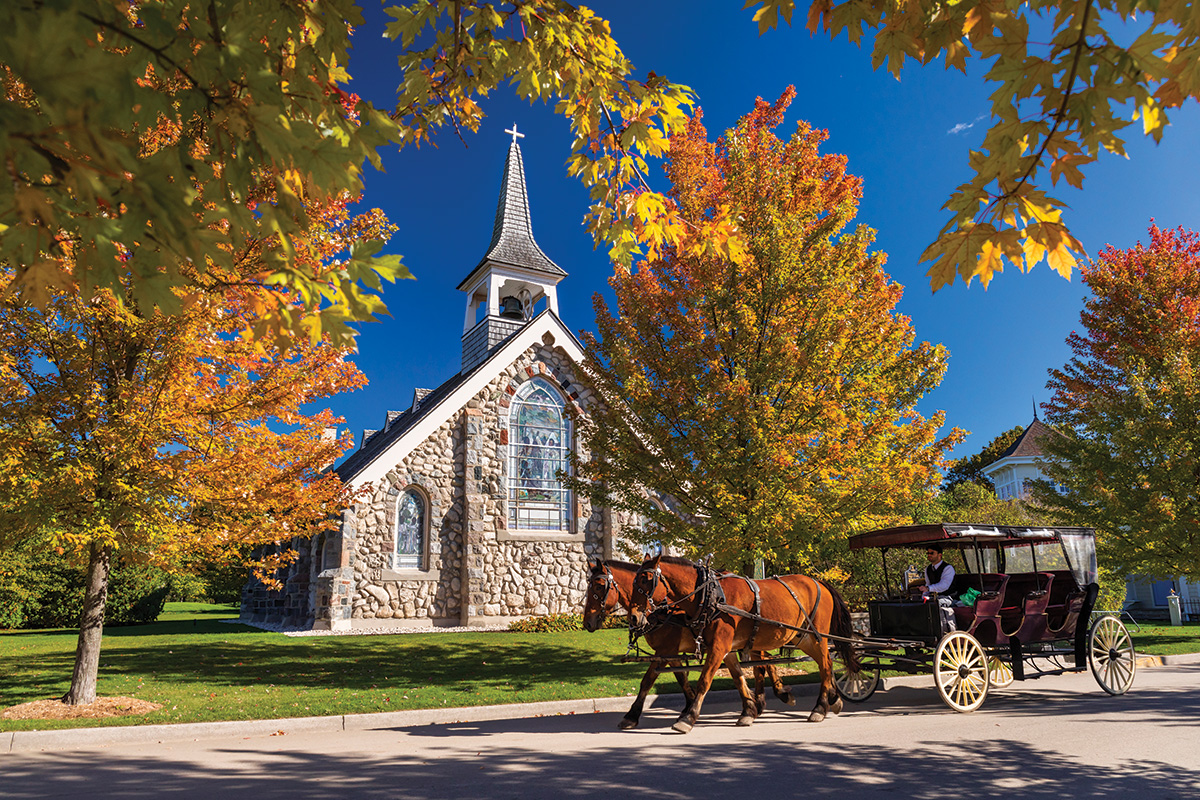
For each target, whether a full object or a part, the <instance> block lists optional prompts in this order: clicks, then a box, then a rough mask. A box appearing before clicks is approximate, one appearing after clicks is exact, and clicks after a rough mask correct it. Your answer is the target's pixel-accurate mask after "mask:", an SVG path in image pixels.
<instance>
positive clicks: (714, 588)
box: [629, 564, 730, 658]
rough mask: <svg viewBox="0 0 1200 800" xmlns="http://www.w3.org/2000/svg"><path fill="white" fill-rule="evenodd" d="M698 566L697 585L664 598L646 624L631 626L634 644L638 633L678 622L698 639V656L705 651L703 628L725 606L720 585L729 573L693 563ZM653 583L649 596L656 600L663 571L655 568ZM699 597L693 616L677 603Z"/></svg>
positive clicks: (631, 637) (630, 636) (693, 637)
mask: <svg viewBox="0 0 1200 800" xmlns="http://www.w3.org/2000/svg"><path fill="white" fill-rule="evenodd" d="M694 566H695V568H696V588H694V589H693V590H692V591H690V592H688V593H687V594H686V595H684V596H683V597H680V598H678V599H676V600H665V601H663V602H662V603H661V604H659V605H658V606H657V607H655V608H654V609H653V610H652V611H651V612H650V613H649V614H648V615H647V618H646V623H645V624H644V625H642V626H640V627H637V628H635V627H634V626H633V625H632V624H630V626H629V641H630V644H631V645H632V644H633V643H634V642H635V641H636V639H637V638H638V637H639V636H645V635H646V634H647V633H649V632H650V631H652V630H655V629H657V628H661V627H662V626H664V625H677V626H679V627H683V628H687V629H688V632H690V633H691V634H692V639H693V640H695V642H696V653H695V655H696V657H697V658H699V657H700V655H701V653H702V652H703V650H704V629H705V628H707V627H708V624H709V623H710V622H712V621H713V619H715V618H716V617H717V616H718V615H719V614H720V613H721V609H722V608H723V607H724V606H725V590H724V589H723V588H722V587H721V578H722V577H727V576H730V573H719V572H717V571H716V570H714V569H712V568H710V567H707V566H705V565H703V564H696V565H694ZM651 574H652V575H653V582H652V583H651V585H650V589H649V591H648V592H647V596H648V597H650V598H651V600H653V598H654V593H655V592H656V591H658V585H659V583H661V582H662V570H661V569H660V568H658V567H657V566H656V567H655V568H654V572H653V573H651ZM693 597H694V598H695V599H696V615H695V616H690V615H688V614H687V613H686V612H684V611H680V610H678V608H677V606H678V604H679V603H681V602H682V601H684V600H688V599H690V598H693Z"/></svg>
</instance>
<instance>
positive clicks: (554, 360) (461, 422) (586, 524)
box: [343, 342, 605, 621]
mask: <svg viewBox="0 0 1200 800" xmlns="http://www.w3.org/2000/svg"><path fill="white" fill-rule="evenodd" d="M531 388H534V389H536V390H537V391H538V392H543V393H545V392H547V391H553V392H555V393H556V394H557V398H558V399H559V400H561V402H562V405H563V406H564V407H565V406H568V405H573V406H574V407H575V408H576V409H577V410H578V412H579V413H580V414H585V415H586V414H587V412H588V409H589V408H590V407H591V404H592V403H593V402H595V397H594V395H593V393H592V391H591V390H590V389H589V388H588V387H587V386H586V385H585V384H583V383H582V382H581V381H580V378H579V377H578V368H577V366H576V364H575V362H574V360H573V359H572V358H571V357H570V355H569V354H567V353H566V352H565V351H564V350H563V349H562V348H558V347H554V346H553V345H550V344H547V343H544V342H542V343H538V344H535V345H532V346H530V347H528V348H526V349H525V350H524V351H523V352H521V353H520V354H519V355H518V357H517V358H515V359H514V360H512V361H511V362H509V363H508V364H507V365H505V366H504V367H503V368H502V369H497V370H496V371H495V372H494V374H493V377H492V379H491V380H490V381H488V382H487V384H486V385H484V386H483V387H482V388H481V389H479V390H478V391H477V392H475V394H473V395H472V396H470V398H469V399H468V400H467V401H466V402H465V403H464V404H463V405H462V406H461V407H459V408H458V409H456V410H455V412H454V413H453V414H452V415H451V416H450V417H449V418H448V419H447V420H446V421H445V422H443V423H442V424H441V425H440V426H439V427H438V428H437V429H436V430H434V431H432V432H431V433H430V434H429V435H428V436H426V437H425V438H424V439H423V440H422V441H420V442H419V443H416V444H415V445H414V446H412V447H411V448H409V449H408V452H407V453H406V454H405V455H404V457H403V458H401V459H399V460H397V461H395V462H393V463H390V464H389V465H388V469H387V471H386V474H385V475H384V476H383V480H380V481H377V482H375V483H374V485H373V487H372V491H371V494H370V496H369V497H368V498H367V499H365V500H364V501H363V502H362V503H360V504H358V505H357V506H356V508H355V509H354V513H353V515H351V516H352V519H349V520H347V522H348V523H349V524H350V525H351V526H352V527H353V533H352V535H350V536H346V537H345V542H346V546H349V547H351V548H352V549H353V550H354V551H355V553H356V554H357V558H355V559H353V582H354V586H355V588H356V591H355V596H354V599H353V603H352V610H351V616H352V619H354V620H371V619H393V618H405V619H435V620H445V621H461V620H462V619H464V618H472V617H479V616H483V617H493V618H495V617H516V616H524V615H529V614H546V613H557V612H574V611H577V610H578V609H579V608H580V607H581V606H582V603H583V591H584V585H585V575H586V570H585V569H584V564H585V563H586V558H587V555H589V554H595V553H602V552H603V551H604V539H605V530H604V515H603V513H601V512H600V511H599V510H596V509H593V508H592V507H591V505H590V503H589V502H588V501H587V500H586V499H585V498H577V497H574V496H571V495H570V494H569V493H566V501H567V503H568V504H569V507H568V508H567V512H568V513H567V514H565V518H564V519H562V520H561V524H557V523H556V521H555V520H551V519H550V515H547V516H546V518H545V519H542V520H540V521H539V520H538V518H537V517H534V518H533V519H534V522H533V523H530V519H531V518H530V516H528V514H525V515H522V514H519V513H517V512H518V511H521V510H522V509H521V508H520V505H521V500H522V493H524V494H525V495H529V494H534V492H531V491H529V487H528V486H527V485H525V484H528V483H530V482H531V481H530V479H528V478H527V477H525V478H523V477H522V475H521V474H520V472H521V469H522V465H524V464H526V463H528V461H529V459H528V458H524V459H523V458H522V454H521V453H520V452H519V451H520V449H521V448H522V446H524V447H526V448H532V449H538V448H541V449H545V448H546V447H548V445H547V444H546V443H544V442H543V443H539V444H530V443H529V442H526V443H525V444H524V445H522V443H521V442H519V441H515V439H516V438H517V436H520V435H521V434H517V436H514V434H513V431H514V420H513V413H512V412H513V411H514V408H516V406H517V405H518V404H519V402H520V400H519V398H520V397H521V396H522V394H523V393H527V392H528V390H529V389H531ZM516 429H517V430H519V425H518V426H517V427H516ZM526 438H528V437H526ZM568 446H569V447H570V448H571V449H574V448H575V447H577V441H576V440H575V438H574V436H573V431H571V441H570V442H569V443H568ZM525 455H528V454H525ZM545 473H546V470H543V471H542V474H540V475H538V476H537V477H536V478H534V479H532V482H533V483H538V484H539V485H540V484H546V487H547V488H544V489H543V492H544V493H545V497H546V498H549V497H550V494H551V490H550V489H549V488H548V487H549V486H550V485H551V484H555V483H557V481H553V480H550V475H548V474H545ZM523 481H524V482H525V483H524V484H523ZM414 490H415V491H416V492H418V493H419V497H420V498H421V499H422V500H427V502H426V503H425V504H424V510H425V512H426V514H427V519H422V520H420V522H419V523H417V524H418V525H419V526H420V533H421V534H422V535H423V536H424V537H425V538H424V542H423V544H422V549H421V553H420V555H421V556H423V557H424V558H426V559H427V560H426V561H425V562H424V564H423V567H422V568H417V569H413V568H399V567H398V563H397V549H396V548H397V542H398V526H399V525H400V522H401V520H400V518H399V516H398V515H399V514H400V513H401V508H400V503H401V500H402V499H404V497H405V493H408V492H413V491H414ZM553 491H559V492H564V493H565V489H554V490H553ZM541 505H542V507H543V508H542V509H534V510H535V511H538V510H545V509H546V508H548V507H551V506H552V505H553V503H551V502H543V503H542V504H541ZM410 506H411V504H410ZM410 522H411V521H410ZM543 523H547V524H543ZM548 523H556V524H548ZM535 526H536V527H535ZM346 527H347V525H346V524H345V523H344V525H343V528H344V530H345V528H346ZM464 612H465V613H464Z"/></svg>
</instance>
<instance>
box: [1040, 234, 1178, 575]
mask: <svg viewBox="0 0 1200 800" xmlns="http://www.w3.org/2000/svg"><path fill="white" fill-rule="evenodd" d="M1082 273H1083V280H1084V282H1085V283H1086V284H1087V286H1088V288H1090V289H1091V292H1092V297H1091V298H1090V299H1089V300H1088V301H1087V302H1086V304H1085V306H1084V310H1083V312H1082V314H1081V317H1080V321H1081V325H1082V327H1083V328H1084V331H1083V332H1073V333H1072V334H1071V335H1070V336H1069V337H1068V338H1067V344H1068V345H1069V346H1070V347H1071V351H1072V353H1073V356H1072V357H1071V360H1070V361H1069V362H1067V364H1066V365H1065V366H1064V367H1063V368H1062V369H1055V370H1051V371H1050V382H1049V386H1050V388H1051V389H1052V390H1053V391H1054V395H1053V397H1052V398H1051V400H1050V402H1049V403H1048V404H1046V406H1045V409H1046V419H1047V422H1048V423H1050V424H1051V425H1053V426H1054V427H1055V429H1057V430H1058V431H1060V432H1062V433H1064V434H1065V435H1064V436H1055V437H1050V438H1047V439H1044V440H1043V442H1042V444H1043V446H1044V447H1045V449H1046V451H1047V453H1048V455H1049V458H1048V459H1047V460H1046V464H1045V465H1044V467H1043V470H1044V472H1045V473H1046V475H1047V476H1048V477H1049V479H1050V480H1051V481H1054V482H1055V483H1057V484H1059V487H1060V489H1061V491H1055V489H1054V486H1053V485H1052V484H1051V483H1049V482H1047V481H1038V482H1036V483H1035V484H1034V497H1035V499H1036V500H1037V501H1038V502H1039V503H1041V504H1043V505H1045V506H1046V507H1047V508H1048V509H1050V510H1052V511H1054V512H1055V513H1057V514H1058V515H1059V516H1061V517H1062V518H1064V519H1067V520H1074V522H1072V523H1071V524H1076V525H1088V526H1091V527H1094V528H1096V529H1097V530H1098V531H1099V532H1100V536H1099V550H1100V554H1101V557H1102V559H1103V560H1104V562H1105V563H1106V564H1108V565H1110V566H1111V567H1112V568H1114V569H1117V570H1120V571H1121V572H1122V573H1123V574H1141V575H1149V576H1161V577H1166V576H1172V575H1195V574H1198V573H1200V424H1197V421H1198V420H1200V236H1198V235H1197V234H1196V233H1195V232H1192V231H1185V230H1183V229H1176V230H1161V229H1159V228H1158V227H1156V226H1154V225H1151V227H1150V242H1149V244H1145V245H1144V244H1141V243H1139V244H1138V245H1136V246H1135V247H1132V248H1130V249H1128V250H1118V249H1116V248H1113V247H1108V248H1106V249H1105V250H1104V251H1103V252H1101V253H1100V255H1099V257H1098V258H1097V259H1096V260H1095V261H1093V262H1091V263H1090V264H1088V265H1087V266H1085V267H1084V268H1083V270H1082Z"/></svg>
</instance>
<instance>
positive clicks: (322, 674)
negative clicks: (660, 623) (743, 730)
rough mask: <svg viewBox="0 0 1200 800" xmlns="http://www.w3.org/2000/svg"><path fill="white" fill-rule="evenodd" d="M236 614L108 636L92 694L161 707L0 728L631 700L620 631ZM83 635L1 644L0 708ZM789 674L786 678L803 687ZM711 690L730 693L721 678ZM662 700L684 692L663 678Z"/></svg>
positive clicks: (67, 655) (50, 687)
mask: <svg viewBox="0 0 1200 800" xmlns="http://www.w3.org/2000/svg"><path fill="white" fill-rule="evenodd" d="M236 616H237V609H236V607H234V606H213V605H204V604H199V603H168V604H167V608H166V610H165V611H164V613H163V614H162V616H161V617H160V618H159V620H158V621H157V622H155V623H154V624H151V625H139V626H131V627H126V628H107V629H106V630H105V632H104V645H103V649H102V650H101V653H100V677H99V682H98V687H97V688H98V693H99V694H101V695H106V696H124V697H137V698H140V699H142V700H149V701H151V702H154V703H161V704H162V706H163V708H162V709H161V710H159V711H155V712H153V713H150V714H146V715H142V716H136V717H125V718H114V719H105V720H70V721H67V720H63V721H50V720H0V731H10V730H32V729H38V730H44V729H48V728H67V727H85V726H94V725H139V724H155V723H172V722H208V721H216V720H239V719H275V718H283V717H305V716H319V715H327V714H358V713H369V712H374V711H396V710H400V709H411V708H439V707H443V706H445V707H453V706H474V705H491V704H497V703H527V702H534V701H539V700H567V699H578V698H588V697H610V696H614V695H625V694H633V693H636V692H637V688H638V684H639V682H640V680H641V676H642V675H643V673H645V667H644V666H641V665H638V664H621V663H618V659H619V658H620V656H621V655H623V654H624V653H625V647H626V642H627V634H626V632H625V631H624V630H607V631H598V632H596V633H586V632H583V631H577V632H570V633H537V634H525V633H509V632H507V631H480V632H478V633H420V634H405V635H392V636H312V637H289V636H284V635H282V634H278V633H267V632H264V631H260V630H258V629H256V628H251V627H248V626H245V625H238V624H230V623H228V622H221V620H223V619H232V618H236ZM75 642H76V632H75V631H70V630H43V631H8V632H0V708H4V707H7V706H10V705H16V704H17V703H24V702H28V701H31V700H44V699H47V698H51V697H57V696H60V695H62V694H63V693H64V692H66V690H67V689H68V688H69V686H70V678H71V668H72V664H73V662H74V656H75ZM803 677H804V676H795V677H793V678H792V679H791V680H793V681H795V680H801V679H803ZM714 688H718V689H719V688H732V682H730V681H729V679H727V678H726V679H723V680H722V679H719V680H718V681H717V683H716V685H715V687H714ZM655 691H658V692H668V691H677V685H676V683H675V679H674V678H673V677H672V676H669V675H668V676H661V677H660V678H659V681H658V683H657V684H656V689H655Z"/></svg>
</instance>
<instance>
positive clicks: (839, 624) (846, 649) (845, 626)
mask: <svg viewBox="0 0 1200 800" xmlns="http://www.w3.org/2000/svg"><path fill="white" fill-rule="evenodd" d="M820 583H821V585H822V586H824V587H825V589H826V591H828V592H829V596H830V598H831V599H832V600H833V613H832V614H830V615H829V634H830V635H831V636H836V637H837V638H836V639H834V640H833V642H834V646H835V647H837V651H838V654H839V655H841V657H842V661H843V663H845V665H846V668H847V669H848V670H849V671H850V672H858V671H859V669H860V668H861V666H862V665H861V664H860V663H859V661H858V653H857V652H856V651H855V649H854V648H853V647H851V646H850V640H851V639H852V638H853V637H854V625H853V624H852V623H851V621H850V606H848V605H846V601H845V600H843V599H842V596H841V594H839V593H838V590H837V589H835V588H833V587H832V586H830V585H829V584H828V583H826V582H825V581H821V582H820Z"/></svg>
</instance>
